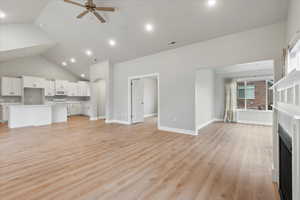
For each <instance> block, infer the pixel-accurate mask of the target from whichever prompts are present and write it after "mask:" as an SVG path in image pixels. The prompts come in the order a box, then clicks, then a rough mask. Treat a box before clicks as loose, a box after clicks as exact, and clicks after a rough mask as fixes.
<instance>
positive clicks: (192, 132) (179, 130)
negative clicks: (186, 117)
mask: <svg viewBox="0 0 300 200" xmlns="http://www.w3.org/2000/svg"><path fill="white" fill-rule="evenodd" d="M158 129H159V130H161V131H168V132H173V133H181V134H187V135H197V134H195V131H192V130H186V129H179V128H171V127H166V126H160V127H158Z"/></svg>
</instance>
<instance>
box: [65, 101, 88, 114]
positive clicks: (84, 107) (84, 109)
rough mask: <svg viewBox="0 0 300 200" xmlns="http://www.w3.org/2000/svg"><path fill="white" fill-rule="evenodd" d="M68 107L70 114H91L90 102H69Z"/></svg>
mask: <svg viewBox="0 0 300 200" xmlns="http://www.w3.org/2000/svg"><path fill="white" fill-rule="evenodd" d="M67 109H68V116H75V115H85V116H90V105H89V103H83V102H72V103H68V106H67Z"/></svg>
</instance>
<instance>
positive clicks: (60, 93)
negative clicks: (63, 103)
mask: <svg viewBox="0 0 300 200" xmlns="http://www.w3.org/2000/svg"><path fill="white" fill-rule="evenodd" d="M55 94H56V95H58V96H66V95H67V92H66V91H56V92H55Z"/></svg>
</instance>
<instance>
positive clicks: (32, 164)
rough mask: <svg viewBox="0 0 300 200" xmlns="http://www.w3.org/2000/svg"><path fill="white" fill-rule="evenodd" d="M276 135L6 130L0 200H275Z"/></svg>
mask: <svg viewBox="0 0 300 200" xmlns="http://www.w3.org/2000/svg"><path fill="white" fill-rule="evenodd" d="M271 137H272V129H271V128H270V127H264V126H251V125H242V124H224V123H215V124H212V125H210V126H208V127H206V128H204V129H203V130H201V133H200V135H199V136H196V137H194V136H188V135H182V134H176V133H169V132H163V131H158V130H157V128H156V121H155V118H150V119H148V120H146V122H145V123H144V124H137V125H133V126H124V125H117V124H105V123H104V121H101V120H100V121H89V120H87V119H86V118H83V117H75V118H72V119H71V120H70V121H69V122H68V123H62V124H54V125H51V126H45V127H30V128H21V129H8V128H7V125H1V126H0V199H1V200H2V199H4V200H20V199H22V200H23V199H26V200H41V199H42V200H50V199H51V200H54V199H55V200H77V199H78V200H79V199H80V200H102V199H105V200H118V199H120V200H135V199H143V200H147V199H149V200H153V199H154V200H156V199H163V200H166V199H170V200H173V199H176V200H240V199H241V200H259V199H262V200H274V199H276V198H277V197H276V193H275V191H274V186H273V184H272V176H271V166H272V138H271Z"/></svg>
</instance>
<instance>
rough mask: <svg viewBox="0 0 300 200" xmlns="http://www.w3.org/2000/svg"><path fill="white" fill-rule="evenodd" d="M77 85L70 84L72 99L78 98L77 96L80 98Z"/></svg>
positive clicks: (69, 94) (69, 91) (69, 89)
mask: <svg viewBox="0 0 300 200" xmlns="http://www.w3.org/2000/svg"><path fill="white" fill-rule="evenodd" d="M77 85H78V84H77V83H72V82H70V83H68V96H71V97H76V96H79V94H78V90H77Z"/></svg>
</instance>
